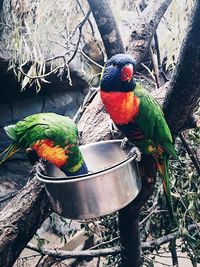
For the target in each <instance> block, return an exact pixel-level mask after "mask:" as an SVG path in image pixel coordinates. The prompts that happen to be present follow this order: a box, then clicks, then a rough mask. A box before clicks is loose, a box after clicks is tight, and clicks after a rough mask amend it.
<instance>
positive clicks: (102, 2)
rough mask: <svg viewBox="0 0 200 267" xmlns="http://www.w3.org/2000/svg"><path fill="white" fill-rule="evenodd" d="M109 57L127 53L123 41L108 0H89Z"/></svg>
mask: <svg viewBox="0 0 200 267" xmlns="http://www.w3.org/2000/svg"><path fill="white" fill-rule="evenodd" d="M88 3H89V5H90V8H91V10H92V13H93V16H94V18H95V21H96V24H97V27H98V29H99V32H100V35H101V38H102V40H103V43H104V47H105V50H106V54H107V56H108V58H110V57H111V56H113V55H114V54H118V53H125V50H124V47H123V42H122V39H121V36H120V33H119V30H118V27H117V24H116V22H115V19H114V16H113V13H112V10H111V8H110V5H109V4H108V2H107V0H88Z"/></svg>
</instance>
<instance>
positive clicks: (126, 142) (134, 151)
mask: <svg viewBox="0 0 200 267" xmlns="http://www.w3.org/2000/svg"><path fill="white" fill-rule="evenodd" d="M130 147H131V149H130V151H129V153H128V157H130V156H132V155H136V158H135V159H136V160H137V161H141V152H140V150H139V148H137V147H136V146H135V145H134V144H133V143H132V142H130V141H129V140H128V138H126V137H124V139H123V140H122V142H121V148H122V149H124V150H126V149H128V148H130Z"/></svg>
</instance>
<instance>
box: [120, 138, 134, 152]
mask: <svg viewBox="0 0 200 267" xmlns="http://www.w3.org/2000/svg"><path fill="white" fill-rule="evenodd" d="M130 146H133V144H132V143H131V142H130V141H129V140H128V138H127V137H125V138H124V139H123V140H122V142H121V148H122V149H123V150H126V149H128V148H129V147H130Z"/></svg>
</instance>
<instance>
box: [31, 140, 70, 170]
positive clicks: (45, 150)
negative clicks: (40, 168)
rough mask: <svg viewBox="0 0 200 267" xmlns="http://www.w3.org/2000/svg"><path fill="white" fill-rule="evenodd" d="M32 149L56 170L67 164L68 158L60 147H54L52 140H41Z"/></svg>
mask: <svg viewBox="0 0 200 267" xmlns="http://www.w3.org/2000/svg"><path fill="white" fill-rule="evenodd" d="M32 149H34V150H36V152H37V154H38V156H39V157H40V158H42V159H45V160H48V161H49V162H51V163H53V164H55V165H56V166H57V167H58V168H60V167H62V166H63V165H64V164H66V163H67V160H68V156H67V155H66V153H65V150H64V149H63V148H62V147H60V146H54V143H53V141H52V140H49V139H43V140H39V141H37V142H36V143H35V144H34V145H33V146H32Z"/></svg>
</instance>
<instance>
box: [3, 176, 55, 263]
mask: <svg viewBox="0 0 200 267" xmlns="http://www.w3.org/2000/svg"><path fill="white" fill-rule="evenodd" d="M50 213H51V209H50V202H49V199H48V198H47V194H46V192H45V190H44V185H43V184H42V183H40V182H39V181H37V180H36V178H33V179H32V180H31V181H30V182H28V183H27V185H26V186H25V187H24V188H23V189H22V190H21V191H20V192H19V193H18V194H17V195H16V196H15V198H13V200H12V201H11V202H10V203H9V204H8V205H7V206H6V207H5V208H4V209H3V210H2V211H1V212H0V266H2V267H11V266H13V264H14V262H15V261H16V259H17V258H18V257H19V255H20V253H21V251H22V250H23V249H24V247H25V246H26V244H27V243H28V241H29V240H30V239H31V238H32V237H33V235H34V234H35V233H36V231H37V229H38V228H39V227H40V226H41V224H42V223H43V221H44V220H45V219H46V218H47V217H48V216H49V215H50Z"/></svg>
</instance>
